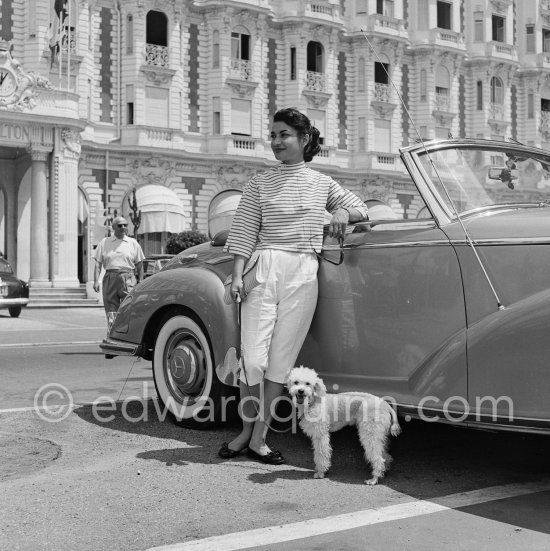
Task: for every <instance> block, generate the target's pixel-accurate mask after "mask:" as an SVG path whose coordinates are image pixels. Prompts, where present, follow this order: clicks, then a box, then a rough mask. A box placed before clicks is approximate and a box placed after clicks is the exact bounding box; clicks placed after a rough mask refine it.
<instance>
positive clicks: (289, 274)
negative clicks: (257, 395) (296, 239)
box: [240, 249, 319, 386]
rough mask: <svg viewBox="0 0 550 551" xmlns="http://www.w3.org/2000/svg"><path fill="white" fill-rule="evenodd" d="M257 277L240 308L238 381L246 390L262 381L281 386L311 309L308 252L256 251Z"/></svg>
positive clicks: (313, 260) (311, 257) (312, 273)
mask: <svg viewBox="0 0 550 551" xmlns="http://www.w3.org/2000/svg"><path fill="white" fill-rule="evenodd" d="M257 252H259V255H260V258H259V260H258V263H259V265H258V271H257V274H258V275H257V278H258V280H259V281H261V283H260V284H259V285H258V286H257V287H255V288H254V289H252V290H251V291H250V292H249V293H248V295H247V297H246V300H245V301H244V302H243V304H242V309H241V355H242V357H243V360H244V369H245V370H246V377H245V374H244V370H241V375H240V379H241V381H243V382H245V383H248V384H249V385H250V386H252V385H257V384H259V383H261V382H262V380H263V379H264V377H265V378H266V379H268V380H270V381H273V382H275V383H284V382H285V379H286V377H287V375H288V373H289V372H290V370H291V369H292V368H293V367H294V364H295V362H296V358H297V357H298V354H299V353H300V349H301V348H302V345H303V343H304V340H305V338H306V335H307V332H308V330H309V326H310V325H311V320H312V318H313V313H314V312H315V307H316V305H317V270H318V268H319V264H318V261H317V257H316V255H315V254H314V253H298V252H289V251H281V250H277V249H265V250H260V251H257Z"/></svg>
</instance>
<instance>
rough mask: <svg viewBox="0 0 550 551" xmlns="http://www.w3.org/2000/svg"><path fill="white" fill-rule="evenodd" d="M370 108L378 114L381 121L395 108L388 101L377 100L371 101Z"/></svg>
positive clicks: (394, 105)
mask: <svg viewBox="0 0 550 551" xmlns="http://www.w3.org/2000/svg"><path fill="white" fill-rule="evenodd" d="M370 105H371V107H372V108H373V110H374V111H375V112H376V113H378V115H380V116H381V117H382V118H383V119H386V118H388V117H389V116H390V115H391V114H392V113H393V112H394V111H395V108H396V107H397V104H396V103H391V102H388V101H378V100H372V101H371V102H370Z"/></svg>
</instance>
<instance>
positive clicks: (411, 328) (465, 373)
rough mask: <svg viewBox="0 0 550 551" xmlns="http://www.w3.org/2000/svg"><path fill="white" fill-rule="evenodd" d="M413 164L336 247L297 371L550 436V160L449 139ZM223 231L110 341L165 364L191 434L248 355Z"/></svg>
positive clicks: (165, 275)
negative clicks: (223, 371)
mask: <svg viewBox="0 0 550 551" xmlns="http://www.w3.org/2000/svg"><path fill="white" fill-rule="evenodd" d="M401 158H402V161H403V163H404V166H405V167H406V169H407V170H408V172H409V174H410V177H411V182H410V189H409V188H407V193H408V194H406V196H405V197H406V199H405V200H404V201H399V200H396V199H395V197H396V195H395V194H394V195H389V197H390V200H389V202H388V203H383V202H382V201H380V200H369V201H367V204H368V205H369V207H370V208H369V218H370V219H369V220H368V221H366V222H361V223H358V224H355V225H352V226H350V228H349V230H350V231H349V233H348V234H347V236H346V238H345V240H344V241H343V243H341V244H339V243H338V242H335V241H334V240H331V239H330V238H328V237H327V238H326V239H325V244H324V248H323V257H324V259H325V260H326V261H324V260H323V261H320V264H319V299H318V305H317V310H316V313H315V317H314V320H313V323H312V326H311V329H310V332H309V334H308V337H307V339H306V342H305V344H304V346H303V348H302V351H301V353H300V357H299V358H298V363H299V364H303V365H307V366H309V367H313V368H314V369H316V370H317V371H318V372H319V373H320V375H321V376H322V377H323V379H324V381H325V383H326V385H327V388H329V390H331V389H332V391H336V392H340V391H350V390H355V391H367V392H371V393H373V394H377V395H379V396H383V397H385V398H386V399H387V400H390V401H391V402H392V403H393V404H394V405H395V407H396V408H397V411H398V414H400V415H402V416H410V417H414V418H421V419H424V420H426V421H442V422H448V423H460V424H462V425H467V426H475V427H479V428H491V429H505V430H519V431H526V432H546V433H550V337H549V336H550V208H549V206H550V204H549V199H550V153H548V152H545V151H543V150H539V149H534V148H531V147H525V146H522V145H519V144H516V143H505V142H497V141H488V140H446V141H439V142H430V143H427V144H418V145H414V146H410V147H407V148H404V149H402V150H401ZM400 185H401V186H403V184H400ZM411 190H412V191H411ZM398 194H399V190H398ZM226 236H227V231H223V230H222V231H220V232H218V233H217V234H216V235H212V240H211V241H210V242H209V243H204V244H202V245H199V246H196V247H193V248H192V249H187V250H186V251H183V252H182V253H180V254H179V255H177V256H176V257H175V258H174V259H172V260H171V261H170V262H168V264H167V265H166V266H165V267H164V268H163V269H162V271H161V272H159V273H158V274H155V275H154V276H152V277H150V278H148V279H147V280H145V281H144V282H142V283H141V284H140V285H138V286H137V287H136V289H135V290H134V291H133V293H132V294H131V295H130V296H129V297H127V298H126V300H125V301H124V302H123V303H122V305H121V307H120V309H119V312H118V315H117V317H116V321H115V323H114V324H113V326H112V328H111V331H110V334H109V336H108V337H107V338H106V339H105V340H104V341H103V343H102V344H101V348H102V350H103V351H104V353H105V355H106V357H112V356H116V355H135V356H141V357H143V358H146V359H150V360H152V365H153V374H154V380H155V384H156V389H157V392H158V396H159V399H160V402H161V403H162V404H164V406H165V407H166V408H168V410H169V411H170V413H171V414H172V415H173V416H174V417H176V418H177V419H178V420H179V422H181V423H182V424H184V425H186V426H201V423H202V426H206V425H205V423H206V424H207V423H208V422H215V421H218V420H219V419H220V417H221V416H222V414H223V407H222V406H223V402H224V397H225V398H226V397H227V396H228V395H230V394H231V392H234V389H232V388H231V387H229V386H227V385H226V384H223V383H222V382H221V381H220V380H219V378H218V376H217V370H218V371H219V370H220V367H221V366H222V365H223V364H224V359H226V358H227V355H228V354H231V351H233V352H234V351H235V349H238V346H239V332H238V328H237V323H236V320H237V312H236V307H235V306H234V305H226V304H225V303H224V301H223V294H224V288H223V281H224V280H225V278H226V276H227V275H228V274H229V273H230V272H231V268H232V257H231V256H230V255H228V254H226V253H224V252H223V244H224V242H225V238H226ZM342 254H343V262H342V263H341V264H339V259H340V256H341V255H342Z"/></svg>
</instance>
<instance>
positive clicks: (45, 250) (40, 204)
mask: <svg viewBox="0 0 550 551" xmlns="http://www.w3.org/2000/svg"><path fill="white" fill-rule="evenodd" d="M49 153H50V151H49V150H46V149H41V148H33V149H32V150H31V158H32V175H31V257H30V278H29V285H30V286H31V287H51V283H50V280H49V274H48V262H49V247H48V179H47V170H48V165H47V160H48V154H49Z"/></svg>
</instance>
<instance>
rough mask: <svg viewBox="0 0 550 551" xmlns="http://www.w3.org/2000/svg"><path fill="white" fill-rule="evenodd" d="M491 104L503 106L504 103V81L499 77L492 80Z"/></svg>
mask: <svg viewBox="0 0 550 551" xmlns="http://www.w3.org/2000/svg"><path fill="white" fill-rule="evenodd" d="M491 103H495V104H499V105H502V104H503V103H504V89H503V86H502V80H500V78H498V77H493V78H492V79H491Z"/></svg>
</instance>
